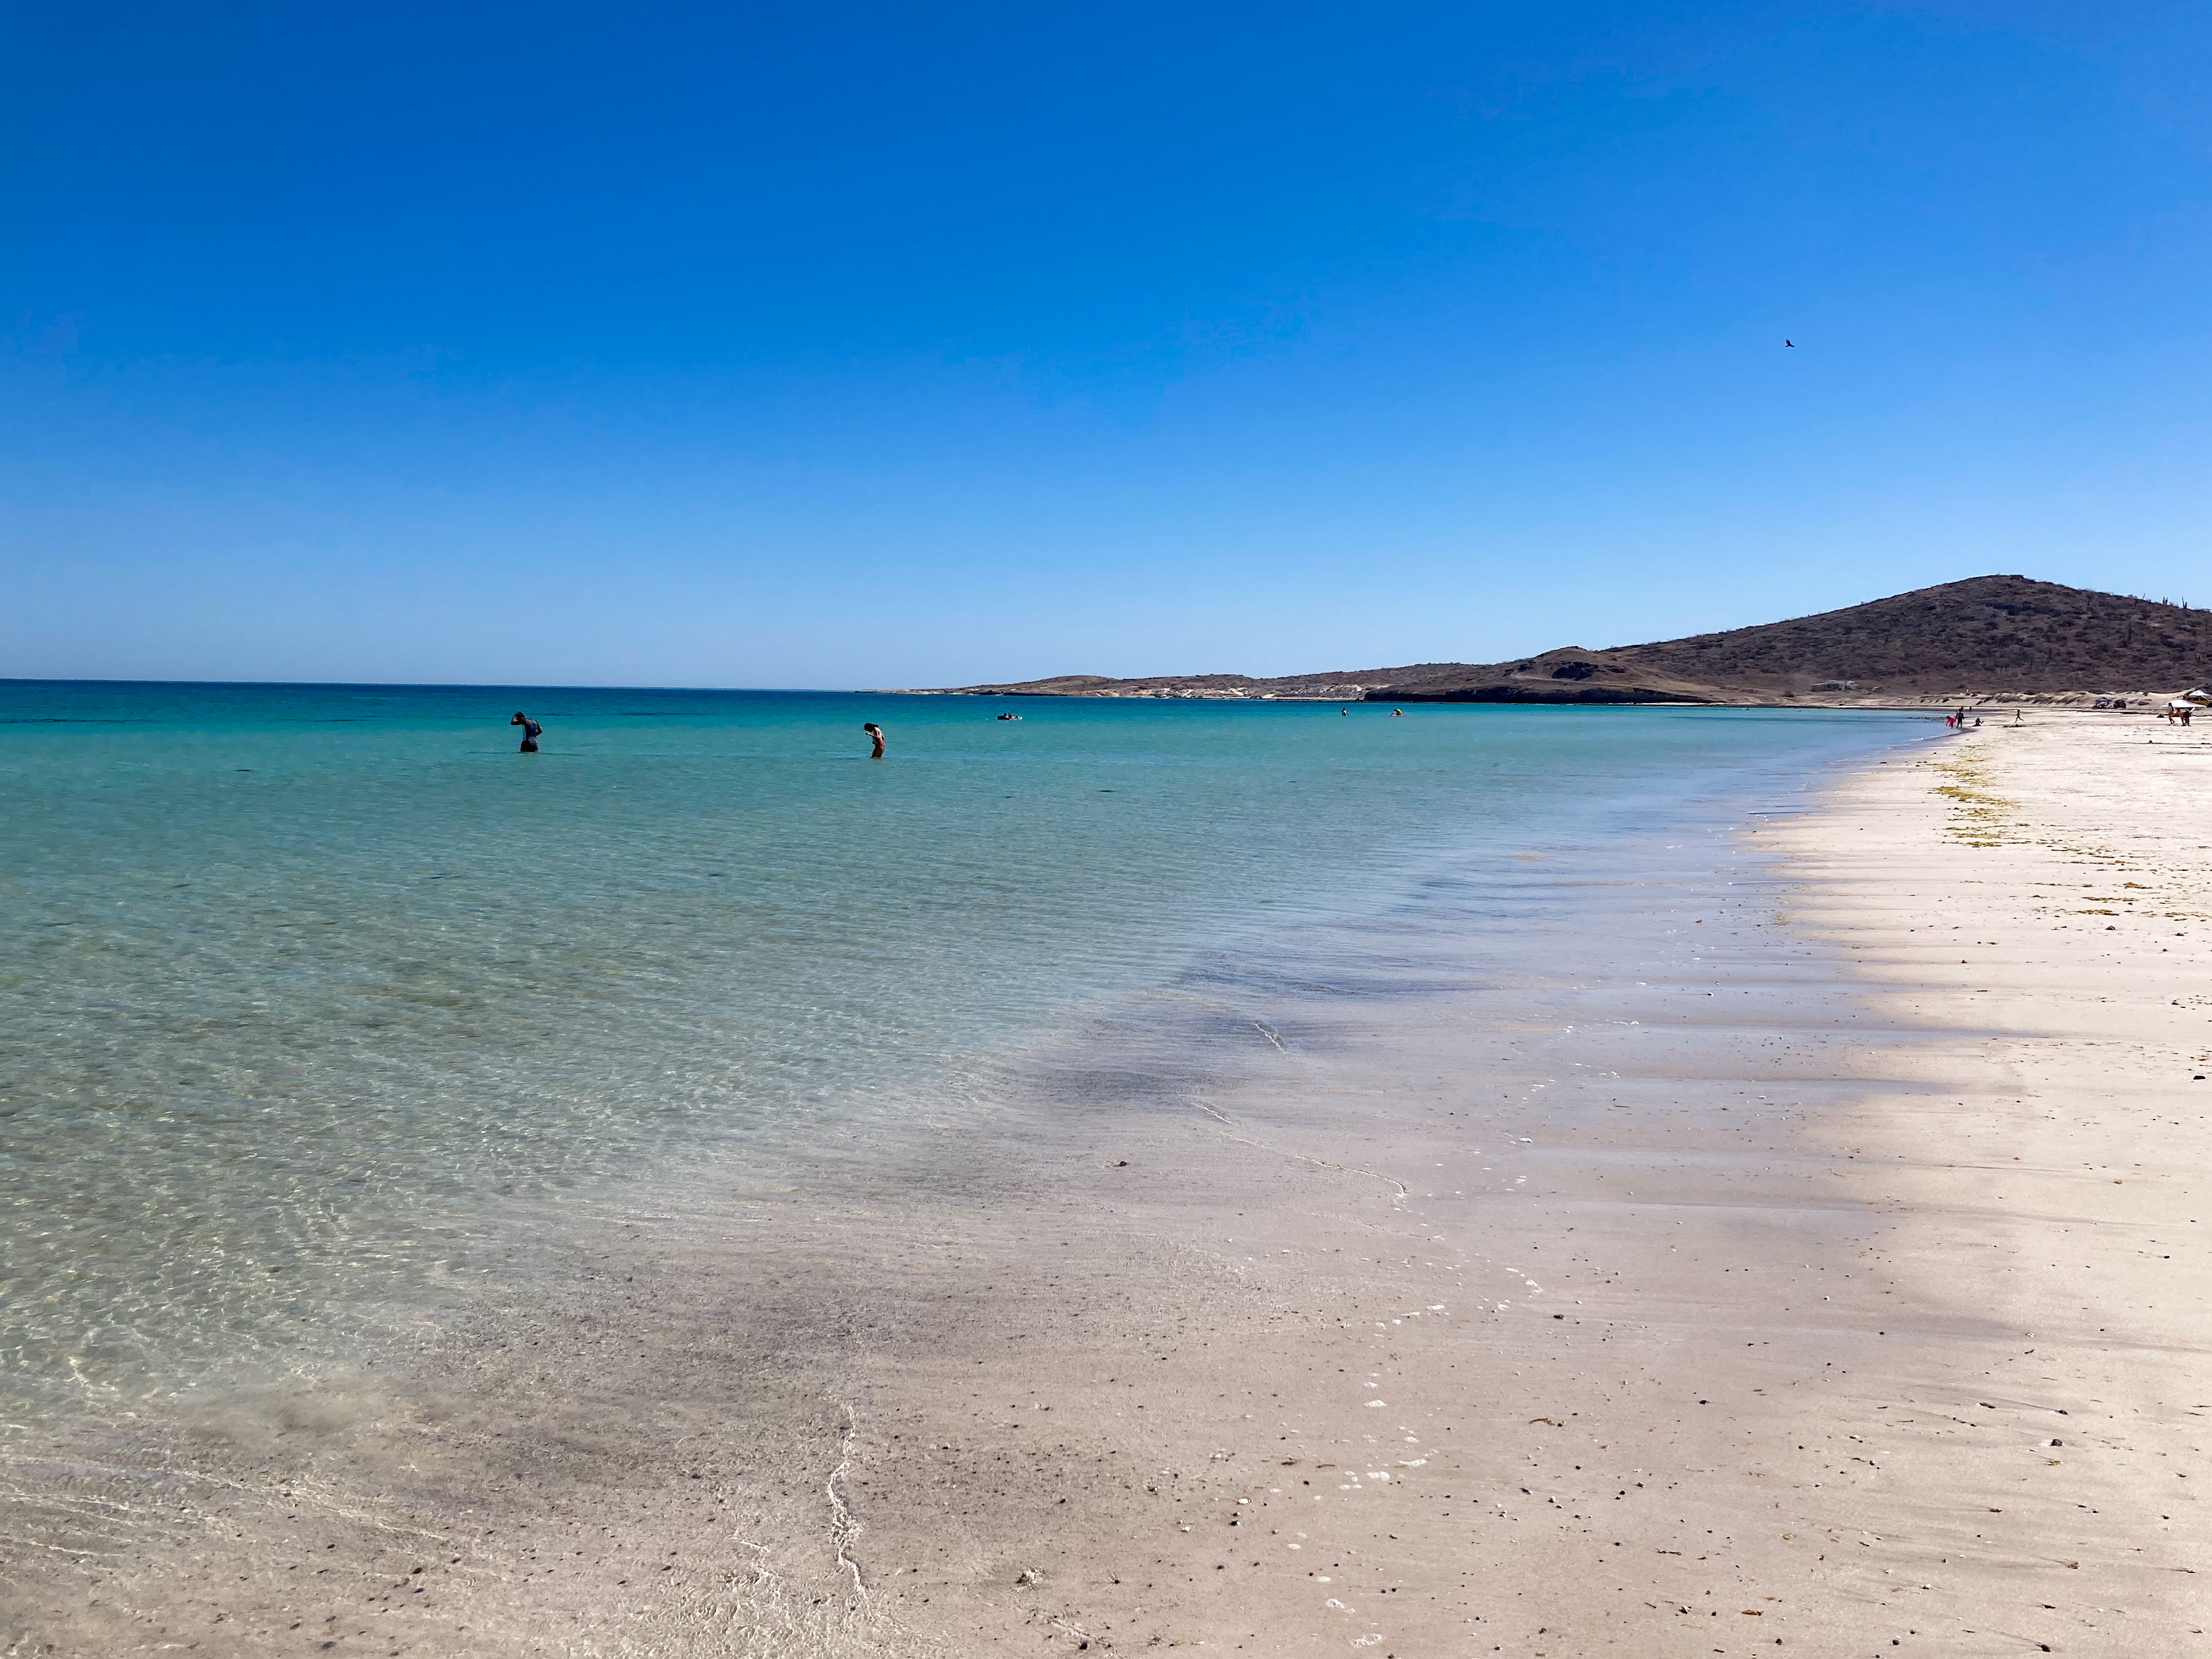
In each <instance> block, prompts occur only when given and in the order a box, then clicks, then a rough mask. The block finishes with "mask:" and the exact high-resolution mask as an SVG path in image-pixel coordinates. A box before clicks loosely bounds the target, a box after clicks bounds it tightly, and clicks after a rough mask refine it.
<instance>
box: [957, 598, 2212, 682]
mask: <svg viewBox="0 0 2212 1659" xmlns="http://www.w3.org/2000/svg"><path fill="white" fill-rule="evenodd" d="M2208 679H2212V611H2199V610H2196V609H2193V608H2191V607H2190V606H2187V605H2164V604H2160V603H2158V602H2156V601H2154V600H2151V599H2130V598H2128V597H2127V596H2126V595H2124V594H2120V593H2100V592H2094V591H2093V590H2091V589H2088V588H2081V587H2063V586H2059V585H2058V584H2057V582H2039V581H2033V580H2029V579H2028V578H2027V577H2026V576H1974V577H1971V578H1969V579H1968V580H1965V581H1957V582H1945V583H1943V584H1942V585H1941V586H1936V587H1923V588H1917V589H1916V590H1914V591H1913V592H1910V593H1899V594H1896V595H1894V596H1893V597H1892V598H1889V599H1874V600H1871V601H1869V603H1867V604H1865V605H1852V606H1850V608H1848V609H1846V610H1843V611H1822V612H1821V613H1820V615H1818V616H1815V617H1797V618H1796V619H1795V620H1794V621H1790V622H1778V623H1763V624H1761V625H1760V626H1759V627H1756V628H1735V629H1729V630H1728V631H1727V632H1726V633H1721V634H1698V635H1692V636H1691V637H1690V638H1688V639H1684V640H1664V641H1660V642H1658V643H1656V644H1653V645H1624V646H1616V647H1612V648H1610V649H1607V650H1602V651H1586V650H1584V649H1583V648H1582V647H1579V646H1563V647H1559V649H1557V650H1553V651H1547V652H1544V653H1541V655H1538V656H1534V657H1526V658H1522V659H1520V660H1518V661H1515V662H1504V663H1452V662H1446V663H1417V664H1414V665H1410V666H1407V667H1403V668H1366V669H1344V670H1336V671H1330V672H1328V673H1320V674H1290V675H1285V676H1282V677H1280V678H1274V679H1254V678H1249V676H1246V675H1243V674H1165V675H1158V676H1154V677H1152V678H1141V679H1109V678H1106V677H1104V676H1103V675H1096V674H1063V675H1060V676H1058V677H1057V678H1052V679H1044V680H1024V681H1021V682H1018V683H1016V684H1004V685H963V686H957V687H950V688H947V690H948V691H950V692H952V693H957V694H959V695H965V696H1060V697H1222V698H1247V697H1253V698H1279V699H1313V700H1321V701H1328V702H1352V701H1356V700H1359V699H1365V700H1368V701H1370V702H1582V703H1591V702H1717V703H1743V702H1784V701H1788V702H1796V701H1801V700H1802V701H1804V702H1861V701H1878V702H1887V701H1890V700H1892V699H1894V698H1899V697H1929V696H1955V695H1959V694H1962V693H1974V694H1986V693H2002V692H2014V693H2021V694H2027V695H2049V694H2066V693H2096V692H2106V693H2123V692H2136V693H2142V692H2145V691H2153V692H2155V691H2178V690H2184V689H2185V688H2187V687H2190V686H2193V685H2199V684H2203V683H2204V682H2205V681H2206V680H2208Z"/></svg>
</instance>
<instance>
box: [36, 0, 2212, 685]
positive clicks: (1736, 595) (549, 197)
mask: <svg viewBox="0 0 2212 1659" xmlns="http://www.w3.org/2000/svg"><path fill="white" fill-rule="evenodd" d="M2208 17H2212V14H2208V12H2207V11H2206V9H2204V8H2203V7H2201V6H2181V5H2172V6H2165V5H2150V4H2138V5H2129V4H2121V5H2118V6H2115V5H2112V4H2109V3H2106V4H2096V5H2089V4H2038V3H2034V0H2005V3H1986V4H1979V3H1978V4H1947V3H1937V4H1929V5H1917V6H1905V5H1887V4H1863V5H1843V4H1834V3H1830V4H1810V3H1808V4H1795V5H1792V4H1760V3H1743V4H1727V3H1711V0H1707V3H1700V4H1697V5H1694V6H1690V5H1669V4H1654V3H1642V4H1611V3H1574V0H1568V3H1559V4H1549V5H1534V6H1532V5H1528V4H1525V3H1516V4H1511V5H1506V4H1488V3H1459V4H1451V5H1444V4H1390V3H1373V4H1367V5H1359V6H1352V5H1343V4H1338V5H1331V6H1316V5H1311V4H1305V3H1283V0H1270V3H1267V4H1264V5H1262V4H1256V3H1254V4H1241V5H1240V4H1218V3H1208V0H1183V3H1177V4H1174V5H1159V4H1155V3H1151V0H1117V3H1115V4H1113V5H1110V6H1109V5H1098V4H1088V3H1070V4H1062V5H1042V6H1041V5H1036V4H1024V5H1010V4H970V5H953V4H941V3H940V4H931V3H919V4H907V5H902V6H862V5H851V4H842V3H838V0H817V3H813V4H809V5H805V6H787V7H777V8H769V7H764V6H747V5H742V4H717V5H711V6H710V5H691V4H666V3H653V0H628V3H624V4H622V5H615V4H611V3H584V4H578V3H562V0H533V3H532V4H529V5H521V4H513V5H505V4H487V3H481V0H477V3H471V0H442V3H440V4H437V5H423V4H416V3H410V0H394V3H386V4H382V5H379V6H373V7H371V6H355V7H334V6H331V5H328V4H314V5H309V4H304V3H301V4H289V3H254V0H243V3H228V4H222V5H210V4H207V3H204V0H199V3H194V4H191V5H183V4H175V5H166V4H152V3H139V4H132V3H127V0H126V3H125V4H122V5H119V6H110V7H96V6H63V5H53V6H45V7H39V8H33V9H26V10H19V11H18V12H17V13H16V14H15V16H14V18H13V20H12V21H11V25H10V31H9V50H8V52H7V53H6V63H5V66H4V68H0V131H4V132H5V135H6V145H7V150H6V156H7V165H6V166H5V167H4V168H0V288H4V294H0V331H4V332H0V577H4V582H5V586H4V590H0V591H4V592H5V594H6V603H5V604H4V605H0V674H6V675H28V676H62V677H77V676H96V677H107V676H113V677H121V678H249V679H250V678H264V679H266V678H287V679H367V680H437V681H471V682H481V681H495V680H501V681H528V682H562V683H608V684H693V685H790V686H840V685H845V686H856V685H869V686H881V685H908V684H946V683H956V682H960V681H964V680H970V679H975V678H999V677H1001V676H1019V675H1030V674H1042V673H1048V672H1055V671H1097V672H1108V673H1141V672H1154V671H1180V670H1227V669H1237V670H1243V671H1250V672H1284V671H1293V670H1300V669H1316V668H1326V667H1353V666H1368V665H1381V664H1387V663H1397V662H1406V661H1419V660H1426V659H1447V658H1457V659H1469V660H1485V659H1494V658H1497V657H1498V656H1502V655H1504V654H1507V653H1515V652H1519V651H1524V650H1530V649H1536V648H1541V647H1548V646H1553V645H1559V644H1567V643H1574V644H1583V645H1590V646H1601V645H1608V644H1620V643H1626V642H1628V641H1636V640H1643V639H1651V638H1660V637H1666V636H1668V635H1679V634H1682V633H1688V632H1693V631H1699V630H1702V629H1707V628H1717V627H1728V626H1734V625H1736V624H1739V623H1752V622H1760V621H1766V620H1771V619H1772V618H1775V617H1781V616H1787V615H1793V614H1802V613H1804V612H1807V611H1816V610H1821V609H1826V608H1827V607H1829V606H1832V605H1839V604H1848V603H1850V602H1853V601H1856V600H1859V599H1869V598H1873V597H1875V596H1877V595H1879V594H1882V593H1886V592H1894V591H1897V590H1899V589H1902V588H1906V587H1913V586H1923V585H1925V584H1927V583H1930V582H1936V581H1942V580H1950V579H1952V578H1954V577H1959V576H1965V575H1971V574H1981V573H1984V572H1989V571H2019V572H2022V573H2025V574H2030V575H2037V576H2043V577H2047V578H2050V579H2052V580H2061V581H2068V582H2075V583H2080V584H2082V585H2085V586H2108V587H2114V588H2118V589H2122V590H2124V591H2132V592H2146V593H2149V594H2151V595H2153V596H2154V597H2155V596H2158V595H2160V594H2171V595H2172V596H2174V597H2177V598H2190V599H2197V600H2198V601H2199V602H2212V580H2203V578H2202V577H2201V576H2200V575H2199V574H2198V568H2199V562H2200V561H2201V560H2202V559H2203V556H2204V555H2205V553H2206V551H2207V536H2206V528H2205V527H2206V526H2207V524H2208V523H2209V522H2212V512H2208V509H2212V464H2208V463H2212V456H2208V453H2207V442H2206V440H2207V437H2208V435H2212V376H2208V373H2207V368H2208V353H2207V345H2208V342H2212V312H2209V311H2208V307H2207V304H2206V299H2207V290H2208V281H2209V280H2212V214H2208V208H2212V191H2208V179H2212V167H2208V161H2212V97H2208V89H2207V84H2206V77H2207V71H2206V67H2205V66H2206V64H2208V63H2209V62H2212V21H2208ZM1785 337H1788V338H1791V339H1794V340H1796V343H1797V344H1796V349H1784V346H1783V340H1784V338H1785Z"/></svg>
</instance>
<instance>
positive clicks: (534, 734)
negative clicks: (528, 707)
mask: <svg viewBox="0 0 2212 1659" xmlns="http://www.w3.org/2000/svg"><path fill="white" fill-rule="evenodd" d="M507 724H508V725H509V726H520V727H521V728H522V747H521V748H520V750H517V751H516V752H517V753H518V754H524V755H534V754H536V753H537V752H538V738H539V736H540V735H541V734H542V733H543V732H544V730H545V728H544V726H540V725H539V724H538V722H537V721H536V720H532V719H531V718H530V716H529V715H527V714H524V713H523V712H522V711H521V710H520V708H518V709H516V710H515V711H514V718H513V720H509V721H508V722H507Z"/></svg>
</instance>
